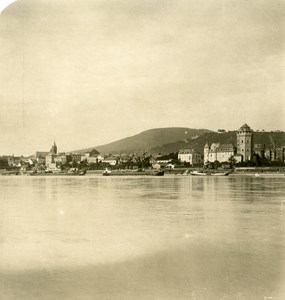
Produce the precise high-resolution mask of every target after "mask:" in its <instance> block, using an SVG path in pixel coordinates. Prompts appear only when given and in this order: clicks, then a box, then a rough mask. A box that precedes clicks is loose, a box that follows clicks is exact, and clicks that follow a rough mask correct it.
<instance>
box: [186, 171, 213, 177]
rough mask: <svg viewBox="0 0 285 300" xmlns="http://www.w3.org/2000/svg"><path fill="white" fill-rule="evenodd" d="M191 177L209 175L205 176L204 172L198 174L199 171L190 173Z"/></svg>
mask: <svg viewBox="0 0 285 300" xmlns="http://www.w3.org/2000/svg"><path fill="white" fill-rule="evenodd" d="M190 174H191V175H193V176H207V175H210V174H207V173H205V172H199V171H192V172H190Z"/></svg>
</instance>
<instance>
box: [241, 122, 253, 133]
mask: <svg viewBox="0 0 285 300" xmlns="http://www.w3.org/2000/svg"><path fill="white" fill-rule="evenodd" d="M239 130H240V131H252V129H251V128H250V127H249V126H248V125H247V124H246V123H244V125H242V126H241V128H240V129H239Z"/></svg>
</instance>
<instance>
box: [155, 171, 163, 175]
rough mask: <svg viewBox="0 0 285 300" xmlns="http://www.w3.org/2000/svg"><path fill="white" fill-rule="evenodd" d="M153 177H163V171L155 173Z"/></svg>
mask: <svg viewBox="0 0 285 300" xmlns="http://www.w3.org/2000/svg"><path fill="white" fill-rule="evenodd" d="M153 175H154V176H164V171H156V172H154V174H153Z"/></svg>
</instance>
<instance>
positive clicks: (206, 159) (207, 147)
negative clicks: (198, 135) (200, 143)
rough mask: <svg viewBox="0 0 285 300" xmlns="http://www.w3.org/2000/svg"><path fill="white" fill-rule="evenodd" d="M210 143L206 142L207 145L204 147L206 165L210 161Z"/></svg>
mask: <svg viewBox="0 0 285 300" xmlns="http://www.w3.org/2000/svg"><path fill="white" fill-rule="evenodd" d="M209 150H210V148H209V144H208V142H206V145H205V147H204V165H205V164H206V163H207V161H209Z"/></svg>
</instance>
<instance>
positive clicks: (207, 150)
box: [204, 143, 235, 164]
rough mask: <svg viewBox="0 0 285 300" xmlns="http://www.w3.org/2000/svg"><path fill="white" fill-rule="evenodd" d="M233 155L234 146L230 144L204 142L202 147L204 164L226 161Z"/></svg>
mask: <svg viewBox="0 0 285 300" xmlns="http://www.w3.org/2000/svg"><path fill="white" fill-rule="evenodd" d="M234 155H235V148H234V146H233V145H232V144H220V143H212V144H211V146H210V147H209V144H208V143H206V145H205V147H204V164H206V163H208V162H214V161H219V162H228V161H229V159H230V158H231V157H232V156H234Z"/></svg>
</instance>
